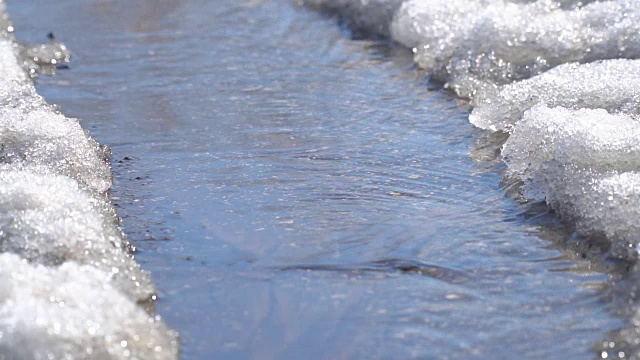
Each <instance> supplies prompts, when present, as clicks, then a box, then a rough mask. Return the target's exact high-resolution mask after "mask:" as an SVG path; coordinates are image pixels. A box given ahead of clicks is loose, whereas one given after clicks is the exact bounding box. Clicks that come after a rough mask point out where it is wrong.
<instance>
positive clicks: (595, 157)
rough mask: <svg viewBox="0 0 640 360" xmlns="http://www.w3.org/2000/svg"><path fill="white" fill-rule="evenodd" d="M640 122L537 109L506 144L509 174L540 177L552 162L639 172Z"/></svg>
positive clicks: (504, 152) (622, 117) (541, 106)
mask: <svg viewBox="0 0 640 360" xmlns="http://www.w3.org/2000/svg"><path fill="white" fill-rule="evenodd" d="M638 139H640V122H638V121H637V120H636V118H634V117H631V116H629V115H624V114H617V115H613V114H609V113H607V112H606V111H605V110H602V109H596V110H593V109H579V110H571V109H566V108H562V107H557V108H549V107H547V106H546V105H544V104H539V105H536V106H534V107H533V108H531V110H529V111H527V112H526V113H525V114H524V117H523V119H522V120H521V121H520V122H519V123H518V124H517V125H516V127H515V130H514V132H513V134H511V136H510V137H509V139H508V140H507V142H506V143H505V145H504V147H503V150H502V155H503V157H504V160H505V162H506V163H507V164H508V172H509V174H510V175H515V176H517V177H519V178H520V179H522V180H525V181H526V180H529V179H531V178H533V177H535V176H536V173H537V172H538V171H539V170H540V169H541V167H542V165H543V164H544V163H545V162H547V161H549V160H551V159H553V160H555V161H558V162H560V163H562V164H572V165H575V166H578V167H581V168H589V169H593V170H597V171H600V172H605V171H614V170H615V171H620V172H624V171H634V170H638V169H640V142H639V141H638Z"/></svg>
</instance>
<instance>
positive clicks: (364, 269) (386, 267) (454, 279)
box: [279, 258, 471, 284]
mask: <svg viewBox="0 0 640 360" xmlns="http://www.w3.org/2000/svg"><path fill="white" fill-rule="evenodd" d="M279 270H281V271H329V272H340V273H347V274H364V273H386V274H393V273H396V274H397V273H400V274H408V275H420V276H426V277H430V278H433V279H437V280H441V281H445V282H448V283H452V284H459V283H463V282H465V281H467V280H469V279H470V278H471V276H470V275H469V274H467V273H465V272H463V271H460V270H454V269H451V268H446V267H442V266H438V265H433V264H427V263H423V262H420V261H417V260H410V259H401V258H387V259H381V260H374V261H369V262H363V263H356V264H343V265H342V264H341V265H338V264H309V265H305V264H297V265H289V266H284V267H280V268H279Z"/></svg>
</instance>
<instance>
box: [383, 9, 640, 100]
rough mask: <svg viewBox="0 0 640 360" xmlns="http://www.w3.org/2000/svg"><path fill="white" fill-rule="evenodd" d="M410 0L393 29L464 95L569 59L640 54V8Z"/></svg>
mask: <svg viewBox="0 0 640 360" xmlns="http://www.w3.org/2000/svg"><path fill="white" fill-rule="evenodd" d="M561 5H562V4H559V3H557V2H555V1H546V0H541V1H536V2H531V3H514V2H509V1H504V0H494V1H489V0H480V1H464V0H430V1H427V0H409V1H406V2H404V3H403V4H402V6H401V7H400V9H399V10H398V12H397V14H396V16H395V18H394V20H393V23H392V25H391V33H392V36H393V38H394V39H396V40H397V41H399V42H400V43H402V44H404V45H406V46H408V47H410V48H413V49H414V52H415V60H416V62H417V63H418V64H419V65H420V66H421V67H423V68H425V69H427V70H428V71H429V72H430V73H431V74H432V75H433V76H434V78H436V79H439V80H442V81H446V82H448V86H449V87H450V88H452V89H453V90H455V91H456V92H457V93H458V94H459V95H461V96H465V97H472V96H473V94H474V92H475V91H476V90H478V89H482V88H485V87H487V86H491V85H492V84H506V83H510V82H512V81H514V80H520V79H524V78H528V77H531V76H533V75H536V74H539V73H541V72H542V71H545V70H547V69H549V68H551V67H554V66H557V65H559V64H562V63H566V62H591V61H595V60H599V59H611V58H635V57H638V56H640V8H639V7H638V6H637V4H636V3H635V2H632V1H625V0H611V1H596V2H591V3H589V4H587V5H584V6H580V4H579V3H577V4H576V6H561Z"/></svg>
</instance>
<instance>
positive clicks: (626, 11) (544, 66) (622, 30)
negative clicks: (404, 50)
mask: <svg viewBox="0 0 640 360" xmlns="http://www.w3.org/2000/svg"><path fill="white" fill-rule="evenodd" d="M304 2H305V3H310V2H312V3H313V6H315V7H320V8H323V9H328V10H329V11H331V12H334V13H338V14H340V15H342V16H347V17H351V18H353V21H352V23H354V24H355V25H357V26H362V27H364V28H366V29H368V30H369V31H370V32H373V33H376V34H385V29H386V34H387V35H388V36H389V37H390V38H392V39H393V40H395V41H397V42H399V43H400V44H403V45H405V46H406V47H408V48H410V49H412V50H413V52H414V59H415V61H416V63H417V65H418V66H420V67H421V68H424V69H425V70H426V71H427V73H428V74H429V75H430V77H431V79H433V80H437V81H442V82H444V83H445V87H447V88H449V89H450V90H452V91H454V92H456V93H457V94H458V95H459V96H461V97H464V98H469V99H470V104H471V105H472V107H473V110H472V113H471V114H470V116H469V120H470V122H471V123H473V124H474V125H476V126H477V127H479V128H482V129H486V130H490V131H499V132H502V133H504V135H508V139H507V140H506V143H505V144H504V146H503V147H502V152H501V156H502V158H503V160H504V163H505V164H506V166H507V169H506V175H505V176H506V177H507V178H509V180H516V182H515V183H520V182H521V183H522V184H523V186H522V194H523V196H524V198H525V199H530V200H539V201H546V202H547V203H548V204H549V206H550V207H551V208H553V209H554V210H555V211H556V213H557V214H559V215H560V217H562V218H563V219H564V220H565V221H566V223H567V224H570V225H572V226H573V227H574V228H575V230H576V232H577V234H578V235H580V236H581V237H580V238H581V239H583V241H587V242H590V243H591V244H597V245H598V247H601V245H603V244H604V250H605V251H606V252H607V254H608V256H610V257H613V258H622V259H625V260H627V261H630V262H632V263H635V265H634V267H633V270H632V271H631V274H630V275H629V276H628V281H630V282H631V283H632V285H631V286H630V288H631V290H630V292H629V293H628V295H625V296H623V298H625V299H626V300H625V301H624V304H623V305H621V307H622V309H623V310H622V312H623V313H624V314H626V315H627V316H628V319H629V326H627V327H626V328H624V329H622V330H620V331H619V332H617V333H616V334H613V335H611V336H612V338H613V340H615V341H613V340H612V341H605V342H603V344H606V346H604V347H602V349H601V350H602V353H600V354H599V355H601V356H602V357H608V358H616V357H618V358H622V357H624V358H640V346H639V345H638V344H640V335H639V334H640V320H639V319H640V315H639V314H640V310H639V309H640V297H639V296H638V295H637V294H638V293H640V285H638V281H639V279H640V275H638V274H640V265H639V264H638V261H637V258H638V250H637V249H638V248H639V243H640V222H638V219H640V77H639V76H638V74H639V73H640V60H635V59H637V58H640V1H638V0H602V1H573V0H567V1H553V0H538V1H535V0H530V1H529V0H511V1H509V0H476V1H465V0H405V1H401V2H398V1H387V2H385V1H382V0H376V1H368V0H305V1H304ZM378 3H384V4H383V5H382V6H378V5H376V4H378ZM394 11H395V13H394V14H392V15H389V12H394ZM367 14H368V15H367ZM367 16H369V19H375V21H380V22H382V24H375V23H374V24H369V23H368V22H367V21H366V20H362V19H365V18H367ZM371 21H373V20H371ZM387 21H389V23H386V22H387ZM380 29H382V30H383V31H381V30H380ZM509 183H513V182H511V181H509ZM614 344H615V345H614ZM598 348H600V347H598ZM621 354H622V355H621Z"/></svg>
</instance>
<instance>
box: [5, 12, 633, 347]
mask: <svg viewBox="0 0 640 360" xmlns="http://www.w3.org/2000/svg"><path fill="white" fill-rule="evenodd" d="M7 6H8V9H9V12H10V14H11V16H12V18H13V20H14V22H15V23H16V29H17V30H16V33H17V36H18V37H19V38H20V39H22V40H25V41H32V42H37V41H43V40H44V39H45V37H46V34H47V33H48V32H50V31H53V32H55V34H56V36H57V38H58V39H59V40H61V41H64V42H65V44H67V46H68V47H69V49H70V50H71V52H72V55H73V60H72V63H71V65H70V69H68V70H60V71H59V73H58V75H57V76H55V77H41V78H39V79H38V80H37V88H38V91H39V93H40V94H42V95H43V96H44V97H45V98H46V99H47V101H49V102H51V103H55V104H59V105H60V108H61V110H62V111H63V112H64V113H65V114H66V115H67V116H72V117H77V118H79V119H80V120H81V124H82V125H83V127H85V128H86V129H87V130H88V131H89V133H90V134H91V135H92V136H93V137H95V138H96V139H97V140H98V141H100V142H101V143H104V144H107V145H109V146H110V147H111V149H112V152H113V173H114V177H115V185H114V187H113V189H112V195H113V201H114V203H115V204H116V206H117V208H118V212H119V215H120V216H121V217H122V218H123V226H124V230H125V232H126V233H127V235H128V236H129V238H130V239H131V240H132V241H133V243H134V244H135V245H136V247H137V249H138V252H137V253H136V259H137V260H138V262H140V263H141V264H142V266H143V267H144V268H145V269H147V270H149V271H151V273H152V276H153V279H154V282H155V283H156V285H157V287H158V288H159V291H160V294H159V301H158V302H157V306H156V307H157V309H156V310H157V312H158V313H159V314H160V315H161V316H162V317H163V318H164V319H165V321H166V322H167V323H168V324H169V325H170V326H171V327H173V328H175V329H176V330H178V331H179V332H180V336H181V343H182V349H181V352H182V355H181V356H182V358H184V359H208V358H228V359H245V358H260V359H263V358H264V359H271V358H273V359H276V358H277V359H287V358H318V359H321V358H322V359H334V358H385V359H388V358H403V359H404V358H461V357H462V358H532V359H534V358H536V359H537V358H545V357H546V358H563V359H571V358H589V357H591V356H592V355H593V350H592V346H593V345H594V344H595V343H597V342H599V341H600V340H601V339H603V338H604V337H605V335H606V334H607V332H608V331H610V330H614V329H616V328H618V327H620V326H621V324H622V321H621V320H620V319H618V318H616V317H615V316H613V315H612V314H610V313H609V312H608V310H607V306H606V302H605V301H604V299H603V296H602V292H601V289H602V288H603V287H604V286H605V285H606V283H607V281H608V280H609V279H610V278H612V277H615V276H616V275H615V274H616V273H617V271H616V270H615V269H611V268H609V267H607V266H604V265H603V264H602V263H601V262H599V261H590V260H584V259H582V257H588V258H590V256H588V254H584V253H583V252H582V251H579V250H575V249H574V250H571V249H572V247H571V246H567V238H568V237H569V234H568V233H567V232H566V231H565V230H564V228H563V227H562V226H561V225H559V224H558V222H557V221H556V220H555V217H554V216H553V214H550V213H549V211H548V209H547V208H546V207H545V206H541V205H535V204H533V205H531V204H529V205H523V204H519V203H518V202H516V201H514V200H513V199H512V198H511V197H510V196H507V195H505V190H504V189H503V188H501V186H500V182H501V172H502V171H503V170H504V169H503V167H502V165H500V162H499V160H497V159H496V149H497V148H498V144H499V143H500V141H503V140H504V139H500V138H496V136H494V135H490V134H488V133H486V132H483V131H482V130H478V129H477V128H475V127H473V126H472V125H471V124H469V122H468V115H469V111H470V108H469V107H468V105H467V104H466V103H464V102H461V101H460V100H458V99H457V98H456V97H454V96H453V95H452V94H450V93H447V92H445V91H442V90H440V89H438V88H437V87H436V86H434V85H433V84H431V83H428V82H427V81H425V76H424V74H423V73H422V72H420V71H418V70H417V69H416V68H415V67H414V66H413V58H412V54H411V52H410V51H409V50H406V49H405V48H403V47H400V46H397V45H394V44H390V43H386V42H380V41H374V40H362V39H359V38H358V37H357V36H352V35H354V34H351V33H350V32H349V31H348V30H346V29H344V28H343V27H341V26H339V25H337V24H336V21H335V20H333V19H331V18H327V17H324V16H321V15H319V14H318V13H315V12H311V11H309V10H308V9H306V8H301V7H298V6H296V5H295V4H294V3H293V2H292V1H288V0H244V1H236V0H219V1H206V0H139V1H136V2H135V4H134V3H132V2H130V1H124V0H114V1H104V0H59V1H55V2H51V1H44V0H34V1H29V2H24V1H8V4H7Z"/></svg>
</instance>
